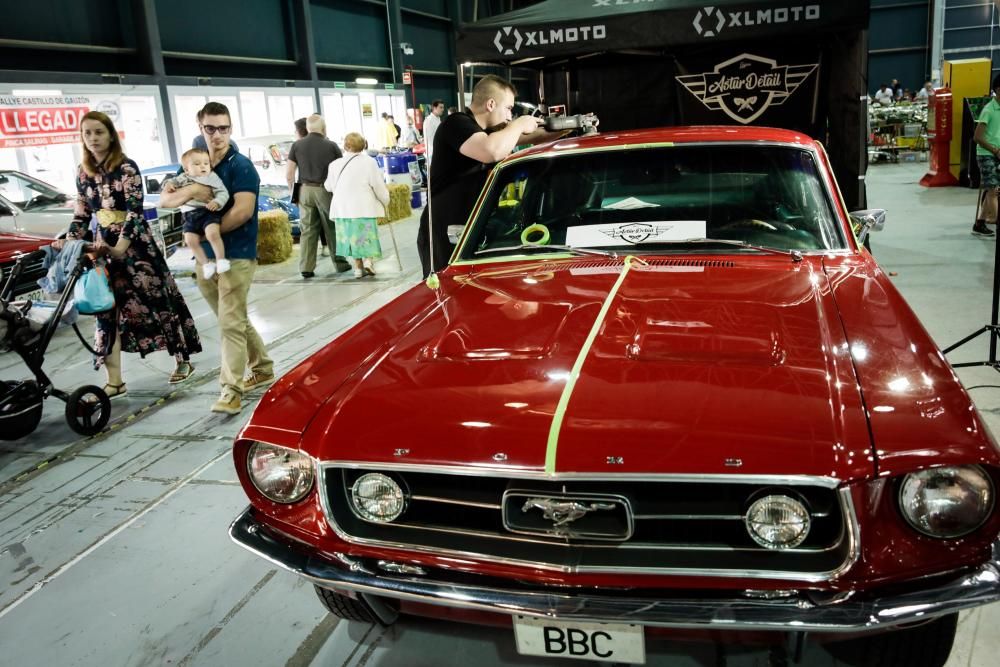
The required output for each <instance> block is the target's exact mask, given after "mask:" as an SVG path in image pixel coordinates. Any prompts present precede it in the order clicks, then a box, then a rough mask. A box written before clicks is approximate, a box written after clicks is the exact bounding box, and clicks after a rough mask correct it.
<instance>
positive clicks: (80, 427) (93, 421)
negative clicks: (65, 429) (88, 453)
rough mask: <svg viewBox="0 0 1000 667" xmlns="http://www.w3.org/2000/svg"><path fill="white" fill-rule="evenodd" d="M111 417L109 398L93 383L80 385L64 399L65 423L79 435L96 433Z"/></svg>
mask: <svg viewBox="0 0 1000 667" xmlns="http://www.w3.org/2000/svg"><path fill="white" fill-rule="evenodd" d="M110 419H111V399H110V398H108V395H107V394H106V393H104V390H103V389H101V388H100V387H97V386H94V385H86V386H84V387H80V388H79V389H77V390H76V391H74V392H73V393H72V394H70V395H69V397H68V398H67V399H66V423H67V424H69V427H70V428H71V429H73V430H74V431H76V432H77V433H79V434H80V435H96V434H98V433H100V432H101V430H102V429H103V428H104V427H105V426H107V425H108V421H109V420H110Z"/></svg>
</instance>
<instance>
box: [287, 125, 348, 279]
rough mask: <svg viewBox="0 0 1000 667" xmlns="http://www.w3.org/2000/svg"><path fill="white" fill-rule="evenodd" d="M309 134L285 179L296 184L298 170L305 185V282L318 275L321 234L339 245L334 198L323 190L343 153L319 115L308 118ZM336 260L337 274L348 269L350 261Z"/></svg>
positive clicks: (291, 155)
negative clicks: (332, 210)
mask: <svg viewBox="0 0 1000 667" xmlns="http://www.w3.org/2000/svg"><path fill="white" fill-rule="evenodd" d="M306 130H308V134H306V136H305V137H303V138H301V139H299V140H298V141H296V142H295V143H294V144H292V148H291V150H290V151H288V164H287V166H286V168H285V178H286V179H287V180H288V187H289V188H292V187H293V185H292V184H293V183H294V182H295V173H296V170H297V171H298V174H299V180H300V181H301V182H302V185H301V188H300V190H299V215H300V217H299V227H300V229H301V230H302V232H301V234H300V236H299V272H300V273H301V274H302V277H303V278H306V279H308V278H312V277H313V276H315V275H316V273H315V270H316V245H317V241H318V240H319V237H320V230H323V233H324V234H325V235H326V238H327V239H331V240H333V241H334V243H336V236H335V232H334V229H333V223H332V222H331V221H330V218H329V216H328V211H329V210H330V194H329V193H328V192H327V191H326V190H325V189H324V188H323V183H324V181H326V173H327V169H328V168H329V166H330V163H331V162H333V161H334V160H336V159H337V158H339V157H340V156H341V155H343V153H341V152H340V146H338V145H337V144H336V142H334V141H330V140H329V139H327V138H326V121H324V120H323V117H322V116H320V115H319V114H317V113H314V114H312V115H311V116H309V117H308V118H306ZM337 259H338V258H337V257H334V258H333V266H334V271H340V270H341V268H340V266H344V268H345V269H346V267H347V261H346V260H345V259H344V258H343V257H340V258H339V259H340V261H339V262H338V261H337Z"/></svg>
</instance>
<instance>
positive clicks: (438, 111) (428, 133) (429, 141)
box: [424, 100, 444, 167]
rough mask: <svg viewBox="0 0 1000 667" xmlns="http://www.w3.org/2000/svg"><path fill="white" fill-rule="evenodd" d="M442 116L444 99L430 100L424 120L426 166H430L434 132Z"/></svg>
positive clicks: (439, 124)
mask: <svg viewBox="0 0 1000 667" xmlns="http://www.w3.org/2000/svg"><path fill="white" fill-rule="evenodd" d="M442 116H444V100H434V101H433V102H431V113H430V115H429V116H427V118H426V119H425V120H424V159H425V160H426V161H427V166H428V167H430V166H431V158H432V157H433V154H434V134H435V133H436V132H437V129H438V128H439V127H440V126H441V117H442Z"/></svg>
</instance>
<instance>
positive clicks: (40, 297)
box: [17, 289, 45, 301]
mask: <svg viewBox="0 0 1000 667" xmlns="http://www.w3.org/2000/svg"><path fill="white" fill-rule="evenodd" d="M29 299H30V300H32V301H44V300H45V292H43V291H42V290H40V289H36V290H35V291H33V292H28V293H27V294H22V295H20V296H18V297H17V300H18V301H27V300H29Z"/></svg>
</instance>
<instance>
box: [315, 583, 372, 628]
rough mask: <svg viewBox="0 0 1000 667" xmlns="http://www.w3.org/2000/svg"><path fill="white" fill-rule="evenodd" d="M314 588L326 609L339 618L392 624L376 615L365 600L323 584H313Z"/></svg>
mask: <svg viewBox="0 0 1000 667" xmlns="http://www.w3.org/2000/svg"><path fill="white" fill-rule="evenodd" d="M313 588H315V589H316V595H318V596H319V601H320V602H321V603H322V604H323V606H324V607H326V610H327V611H328V612H330V613H331V614H333V615H334V616H336V617H338V618H343V619H345V620H348V621H361V622H362V623H375V624H377V625H383V626H385V625H392V623H391V622H390V623H386V622H384V621H383V620H382V619H381V618H379V617H378V616H376V615H375V612H373V611H372V609H371V607H370V606H368V605H367V604H366V603H365V602H364V601H363V600H355V599H354V598H349V597H347V596H346V595H341V594H340V593H335V592H334V591H331V590H329V589H326V588H323V587H321V586H316V585H313Z"/></svg>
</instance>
